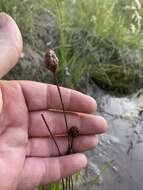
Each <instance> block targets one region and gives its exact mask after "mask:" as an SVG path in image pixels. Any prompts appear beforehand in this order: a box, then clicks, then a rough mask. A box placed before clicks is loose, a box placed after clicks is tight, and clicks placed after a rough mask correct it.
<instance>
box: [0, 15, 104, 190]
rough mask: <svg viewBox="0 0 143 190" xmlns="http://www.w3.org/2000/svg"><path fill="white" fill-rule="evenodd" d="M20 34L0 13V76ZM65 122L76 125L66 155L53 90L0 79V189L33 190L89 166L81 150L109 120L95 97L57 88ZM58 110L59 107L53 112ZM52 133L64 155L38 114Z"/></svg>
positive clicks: (14, 55) (11, 60)
mask: <svg viewBox="0 0 143 190" xmlns="http://www.w3.org/2000/svg"><path fill="white" fill-rule="evenodd" d="M21 50H22V38H21V34H20V31H19V29H18V27H17V25H16V23H15V22H14V21H13V20H12V18H11V17H9V16H8V15H6V14H4V13H0V76H1V77H2V76H4V74H6V73H7V72H8V71H9V70H10V69H11V68H12V67H13V66H14V65H15V64H16V62H17V61H18V59H19V56H20V53H21ZM61 92H62V95H63V99H64V105H65V109H66V111H68V113H67V119H68V124H69V126H77V127H78V129H79V131H80V134H81V135H80V136H79V137H78V138H76V139H75V141H74V146H73V147H74V150H75V152H77V153H75V154H74V155H69V156H64V154H65V152H66V150H67V147H68V144H67V138H66V137H65V134H66V128H65V123H64V118H63V114H62V113H61V112H60V110H61V104H60V100H59V96H58V94H57V89H56V87H55V86H54V85H50V84H42V83H37V82H32V81H3V80H1V81H0V189H2V190H25V189H26V190H32V189H34V188H35V187H37V186H38V185H40V184H42V185H44V184H48V183H49V182H53V181H56V180H58V179H61V178H62V177H65V176H68V175H71V174H73V173H75V172H76V171H79V170H81V169H82V168H84V167H85V166H86V164H87V159H86V157H85V156H84V155H83V154H82V153H80V152H83V151H86V150H89V149H92V148H95V146H96V145H97V142H98V141H97V138H96V134H100V133H103V132H105V131H106V129H107V123H106V121H105V119H104V118H102V117H100V116H93V115H91V113H92V112H95V110H96V102H95V100H94V99H93V98H91V97H89V96H87V95H84V94H82V93H80V92H77V91H74V90H71V89H66V88H61ZM57 110H58V111H57ZM41 113H43V114H44V115H45V118H46V120H47V122H48V124H49V126H50V129H51V130H52V132H53V134H54V135H55V136H56V137H55V138H56V140H57V143H58V145H59V147H60V150H61V153H62V155H63V156H61V157H59V156H58V151H57V149H56V147H55V144H54V143H53V141H52V139H51V138H50V135H49V133H48V130H47V128H46V127H45V125H44V123H43V121H42V119H41V116H40V114H41Z"/></svg>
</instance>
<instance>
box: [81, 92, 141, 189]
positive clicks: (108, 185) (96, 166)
mask: <svg viewBox="0 0 143 190" xmlns="http://www.w3.org/2000/svg"><path fill="white" fill-rule="evenodd" d="M88 91H89V94H90V95H92V96H94V97H96V99H97V102H98V112H99V113H100V114H101V115H103V116H104V117H105V118H106V119H107V121H108V124H109V130H108V132H107V133H106V134H105V135H102V136H100V143H99V145H98V146H97V148H96V149H95V150H93V151H90V152H88V153H87V155H88V158H89V164H88V167H87V170H86V172H85V174H84V175H85V178H84V180H83V182H82V185H80V189H82V190H87V189H88V190H89V189H90V190H94V189H96V190H143V187H142V186H143V185H142V183H143V91H142V90H141V91H139V92H138V93H137V94H134V95H132V96H130V97H126V98H116V97H112V96H109V95H105V94H104V93H103V92H102V91H99V92H98V93H95V92H96V89H95V90H94V89H88ZM111 160H112V164H110V166H109V167H108V169H107V171H105V172H104V173H103V174H102V175H101V176H100V181H99V185H98V186H97V187H94V186H91V181H92V180H93V179H95V176H96V175H97V174H100V172H101V168H102V166H103V165H105V163H107V162H109V161H111Z"/></svg>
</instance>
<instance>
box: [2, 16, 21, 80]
mask: <svg viewBox="0 0 143 190" xmlns="http://www.w3.org/2000/svg"><path fill="white" fill-rule="evenodd" d="M21 50H22V37H21V33H20V31H19V29H18V26H17V25H16V23H15V21H14V20H13V19H12V18H11V17H10V16H8V15H7V14H5V13H0V78H1V77H2V76H4V75H5V74H6V73H7V72H8V71H9V70H10V69H11V68H12V67H13V66H14V65H15V64H16V63H17V61H18V59H19V57H20V54H21Z"/></svg>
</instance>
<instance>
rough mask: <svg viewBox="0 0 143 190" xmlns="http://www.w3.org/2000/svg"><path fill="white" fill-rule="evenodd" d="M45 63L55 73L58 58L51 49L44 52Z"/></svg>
mask: <svg viewBox="0 0 143 190" xmlns="http://www.w3.org/2000/svg"><path fill="white" fill-rule="evenodd" d="M45 65H46V67H47V69H49V70H50V71H51V72H52V73H56V71H57V69H58V67H59V59H58V58H57V56H56V54H55V52H54V51H53V50H50V49H49V50H47V52H46V54H45Z"/></svg>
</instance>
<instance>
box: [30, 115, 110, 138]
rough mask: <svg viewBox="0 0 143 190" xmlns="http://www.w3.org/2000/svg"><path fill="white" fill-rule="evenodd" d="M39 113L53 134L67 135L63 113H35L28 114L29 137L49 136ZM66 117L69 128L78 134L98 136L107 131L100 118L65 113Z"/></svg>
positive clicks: (103, 121) (105, 123) (105, 124)
mask: <svg viewBox="0 0 143 190" xmlns="http://www.w3.org/2000/svg"><path fill="white" fill-rule="evenodd" d="M41 113H43V114H44V116H45V119H46V121H47V123H48V125H49V127H50V129H51V131H52V133H53V134H55V135H63V134H65V133H67V130H66V126H65V120H64V117H63V113H60V112H52V111H45V112H39V111H37V112H31V113H30V119H29V122H30V126H29V136H32V137H42V136H49V132H48V130H47V128H46V126H45V123H44V122H43V120H42V117H41ZM66 115H67V123H68V126H69V128H70V127H72V126H76V127H77V128H78V130H79V132H80V134H84V135H86V134H90V135H92V134H99V133H103V132H105V131H106V130H107V122H106V121H105V119H104V118H102V117H101V116H95V115H89V114H79V113H67V114H66Z"/></svg>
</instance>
